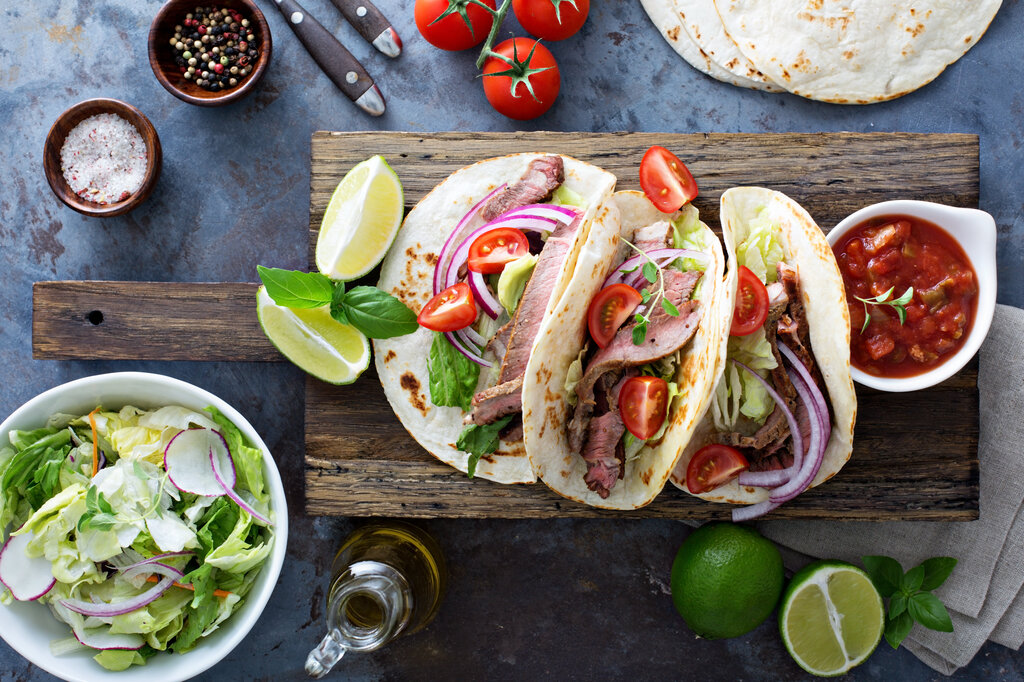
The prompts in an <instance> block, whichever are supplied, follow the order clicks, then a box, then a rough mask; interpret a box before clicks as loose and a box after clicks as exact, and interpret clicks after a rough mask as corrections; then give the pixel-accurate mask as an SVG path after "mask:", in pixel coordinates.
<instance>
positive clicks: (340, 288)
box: [331, 282, 351, 326]
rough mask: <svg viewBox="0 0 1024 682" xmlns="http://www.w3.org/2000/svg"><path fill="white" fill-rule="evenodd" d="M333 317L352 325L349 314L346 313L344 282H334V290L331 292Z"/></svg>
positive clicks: (337, 320)
mask: <svg viewBox="0 0 1024 682" xmlns="http://www.w3.org/2000/svg"><path fill="white" fill-rule="evenodd" d="M331 317H333V318H334V320H335V321H336V322H340V323H341V324H348V325H350V326H351V323H350V322H349V321H348V315H346V314H345V283H344V282H335V283H334V292H333V293H332V294H331Z"/></svg>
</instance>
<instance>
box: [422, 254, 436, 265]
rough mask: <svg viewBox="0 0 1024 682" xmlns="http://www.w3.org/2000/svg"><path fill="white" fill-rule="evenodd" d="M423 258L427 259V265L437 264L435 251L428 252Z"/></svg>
mask: <svg viewBox="0 0 1024 682" xmlns="http://www.w3.org/2000/svg"><path fill="white" fill-rule="evenodd" d="M424 259H425V260H426V261H427V265H430V266H432V267H433V266H436V265H437V254H436V253H428V254H427V255H426V256H424Z"/></svg>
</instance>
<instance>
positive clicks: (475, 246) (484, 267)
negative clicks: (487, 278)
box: [467, 227, 530, 275]
mask: <svg viewBox="0 0 1024 682" xmlns="http://www.w3.org/2000/svg"><path fill="white" fill-rule="evenodd" d="M528 253H530V241H529V240H528V239H527V238H526V235H525V234H523V233H522V231H520V230H517V229H515V228H513V227H499V228H498V229H497V230H492V231H490V232H485V233H484V234H482V235H480V236H479V237H477V238H476V239H475V240H474V241H473V243H472V244H471V245H470V247H469V261H468V263H467V266H468V267H469V269H470V270H472V271H473V272H482V273H483V274H485V275H493V274H495V273H498V272H501V271H502V270H504V269H505V265H506V264H507V263H511V262H512V261H514V260H515V259H516V258H519V257H520V256H525V255H526V254H528Z"/></svg>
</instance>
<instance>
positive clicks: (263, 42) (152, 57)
mask: <svg viewBox="0 0 1024 682" xmlns="http://www.w3.org/2000/svg"><path fill="white" fill-rule="evenodd" d="M197 6H203V4H202V2H200V0H168V1H167V2H165V3H164V5H163V7H161V8H160V10H159V11H158V12H157V13H156V17H154V18H153V23H152V24H150V27H149V66H150V67H151V68H152V69H153V74H154V75H155V76H156V79H157V80H158V81H160V85H162V86H164V89H165V90H167V92H169V93H171V94H172V95H174V96H175V97H177V98H178V99H180V100H182V101H183V102H188V103H189V104H195V105H197V106H201V107H216V106H220V105H221V104H227V103H229V102H234V101H236V100H239V99H241V98H242V97H245V96H246V95H247V94H249V93H250V92H252V90H253V89H254V88H255V87H256V83H258V82H259V80H260V79H261V78H263V73H264V72H265V71H266V70H267V66H268V65H269V64H270V53H271V51H272V48H273V45H272V41H271V39H270V24H268V23H267V19H266V17H264V16H263V12H261V11H260V9H259V8H258V7H257V6H256V4H255V3H254V2H252V1H251V0H221V2H219V3H218V4H217V5H216V6H217V7H218V8H220V7H227V8H228V9H235V10H238V12H239V13H240V14H242V15H243V16H244V17H245V18H247V19H248V20H249V21H250V22H251V23H252V24H255V29H256V39H257V41H258V42H259V48H258V49H259V57H258V59H257V60H256V63H255V65H254V66H253V69H252V73H250V74H249V76H248V77H247V78H246V79H245V80H244V81H242V82H241V83H239V84H238V85H237V86H236V87H233V88H230V89H228V90H221V91H219V92H210V91H209V90H206V89H204V88H201V87H199V86H198V85H196V84H195V83H194V82H192V81H191V80H188V79H186V78H185V77H184V76H183V75H182V74H181V71H180V70H179V67H178V65H177V64H175V63H174V56H175V52H174V48H173V47H172V46H171V45H169V44H168V41H169V40H170V39H171V38H173V37H174V27H175V26H176V25H178V24H180V23H181V22H182V20H183V19H184V18H185V15H186V14H188V13H189V12H192V11H193V10H194V9H195V8H196V7H197Z"/></svg>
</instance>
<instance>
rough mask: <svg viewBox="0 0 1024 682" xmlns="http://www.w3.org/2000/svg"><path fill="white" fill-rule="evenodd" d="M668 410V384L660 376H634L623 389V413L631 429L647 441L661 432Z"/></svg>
mask: <svg viewBox="0 0 1024 682" xmlns="http://www.w3.org/2000/svg"><path fill="white" fill-rule="evenodd" d="M667 412H668V383H667V382H666V381H665V380H664V379H661V378H659V377H633V378H632V379H628V380H626V383H624V384H623V385H622V390H620V391H619V415H621V417H622V423H623V424H625V425H626V428H627V429H629V432H630V433H632V434H633V435H634V436H636V437H637V438H639V439H640V440H647V439H648V438H651V437H653V436H654V434H656V433H657V432H658V429H660V428H661V425H662V423H663V422H664V421H665V415H666V413H667Z"/></svg>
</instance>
